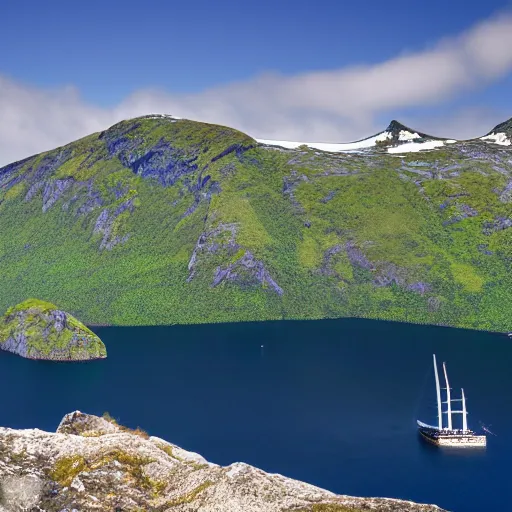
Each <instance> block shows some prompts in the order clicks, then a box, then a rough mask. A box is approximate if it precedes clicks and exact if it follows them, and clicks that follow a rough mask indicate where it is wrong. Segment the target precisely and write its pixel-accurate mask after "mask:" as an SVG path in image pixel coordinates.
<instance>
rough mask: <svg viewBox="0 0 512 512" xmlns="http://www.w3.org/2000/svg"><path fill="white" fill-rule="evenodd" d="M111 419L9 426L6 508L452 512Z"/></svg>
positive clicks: (0, 496)
mask: <svg viewBox="0 0 512 512" xmlns="http://www.w3.org/2000/svg"><path fill="white" fill-rule="evenodd" d="M106 418H108V419H105V417H104V418H100V417H97V416H92V415H88V414H84V413H81V412H80V411H75V412H73V413H70V414H67V415H66V416H65V417H64V418H63V420H62V421H61V423H60V425H59V427H58V428H57V433H50V432H43V431H42V430H38V429H33V430H32V429H25V430H15V429H9V428H1V427H0V511H2V512H3V511H6V512H7V511H14V510H40V511H48V512H49V511H54V510H55V511H61V512H64V511H65V510H66V511H67V510H69V511H72V510H77V511H78V510H83V511H86V510H96V511H98V512H101V511H104V512H107V511H108V512H111V511H135V510H151V511H154V512H164V511H171V510H172V511H175V512H184V511H190V510H195V511H197V512H201V511H203V512H207V511H213V510H224V511H226V512H228V511H229V512H292V511H295V512H363V510H365V511H369V510H373V511H375V512H443V511H442V510H441V509H440V508H439V507H437V506H435V505H419V504H416V503H412V502H410V501H402V500H394V499H384V498H355V497H351V496H339V495H336V494H334V493H332V492H329V491H326V490H324V489H320V488H318V487H314V486H313V485H309V484H306V483H304V482H300V481H298V480H292V479H291V478H286V477H284V476H281V475H277V474H269V473H266V472H265V471H262V470H261V469H257V468H255V467H253V466H250V465H248V464H244V463H241V462H235V463H234V464H231V465H229V466H227V467H222V466H218V465H217V464H213V463H211V462H208V461H206V460H205V459H204V458H203V457H201V456H200V455H198V454H196V453H192V452H188V451H186V450H183V449H182V448H180V447H179V446H176V445H173V444H171V443H168V442H167V441H164V440H163V439H159V438H158V437H150V436H149V435H148V434H146V433H145V432H144V431H141V430H140V429H137V430H130V429H128V428H126V427H122V426H120V425H118V424H117V423H116V422H115V421H114V420H112V419H111V418H109V416H108V415H106ZM4 506H5V508H4Z"/></svg>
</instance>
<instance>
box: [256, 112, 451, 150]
mask: <svg viewBox="0 0 512 512" xmlns="http://www.w3.org/2000/svg"><path fill="white" fill-rule="evenodd" d="M418 139H421V141H422V142H423V143H422V144H420V143H418V144H411V141H417V140H418ZM256 141H257V142H259V143H260V144H265V145H266V146H276V147H281V148H285V149H297V148H299V147H300V146H307V147H308V148H310V149H317V150H320V151H327V152H331V153H345V152H360V151H361V150H368V149H371V148H376V147H381V146H384V147H387V146H389V148H388V151H389V152H390V153H396V152H407V151H419V150H420V149H432V148H433V147H439V146H442V145H443V144H444V142H443V139H438V138H436V137H432V136H430V135H426V134H424V133H422V132H418V131H415V130H412V129H411V128H408V127H407V126H405V125H404V124H402V123H400V122H398V121H396V120H395V119H393V120H392V121H391V122H390V123H389V125H388V127H387V128H386V129H385V130H384V131H382V132H379V133H377V134H376V135H373V136H372V137H368V138H366V139H361V140H358V141H354V142H341V143H327V142H296V141H286V140H269V139H256ZM429 141H439V142H437V143H436V144H427V142H429ZM450 142H451V141H450ZM453 142H455V141H453ZM396 145H398V146H399V147H400V148H404V149H403V150H397V148H394V147H392V146H396ZM404 146H407V148H405V147H404Z"/></svg>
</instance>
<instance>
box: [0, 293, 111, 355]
mask: <svg viewBox="0 0 512 512" xmlns="http://www.w3.org/2000/svg"><path fill="white" fill-rule="evenodd" d="M0 349H2V350H7V351H8V352H13V353H15V354H18V355H20V356H22V357H28V358H29V359H49V360H54V361H86V360H89V359H102V358H105V357H106V356H107V352H106V349H105V345H104V344H103V342H102V341H101V340H100V339H99V338H98V336H96V335H95V334H94V333H93V332H92V331H91V330H89V329H88V328H87V327H86V326H85V325H83V324H82V323H81V322H79V321H78V320H77V319H76V318H74V317H73V316H72V315H70V314H68V313H66V312H64V311H60V310H59V309H57V308H56V307H55V306H54V305H53V304H50V303H49V302H44V301H40V300H37V299H29V300H26V301H23V302H22V303H21V304H18V305H17V306H14V307H12V308H9V309H8V310H7V312H6V313H5V315H4V317H3V318H0Z"/></svg>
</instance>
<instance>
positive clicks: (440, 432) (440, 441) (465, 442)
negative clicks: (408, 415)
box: [417, 354, 487, 447]
mask: <svg viewBox="0 0 512 512" xmlns="http://www.w3.org/2000/svg"><path fill="white" fill-rule="evenodd" d="M443 373H444V380H445V382H446V388H443V389H445V390H446V401H444V402H441V388H440V387H439V375H438V373H437V362H436V356H435V354H434V375H435V378H436V395H437V418H438V424H437V426H433V425H427V424H426V423H423V422H422V421H419V420H417V423H418V430H419V432H420V434H421V435H422V436H423V437H424V438H425V439H426V440H427V441H430V442H431V443H434V444H435V445H437V446H450V447H451V446H454V447H458V446H460V447H471V446H477V447H482V446H485V445H486V441H487V439H486V437H485V435H478V434H476V433H475V432H473V431H472V430H469V429H468V411H467V409H466V397H465V395H464V389H461V398H451V389H450V384H449V382H448V374H447V373H446V364H445V363H443ZM452 402H462V408H461V410H457V411H454V410H452ZM441 404H446V406H447V407H446V411H442V405H441ZM443 414H446V417H447V421H446V422H444V421H443ZM453 414H462V428H461V429H460V428H453V422H452V415H453ZM444 423H446V425H444Z"/></svg>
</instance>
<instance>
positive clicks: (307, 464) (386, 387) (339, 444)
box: [0, 319, 512, 512]
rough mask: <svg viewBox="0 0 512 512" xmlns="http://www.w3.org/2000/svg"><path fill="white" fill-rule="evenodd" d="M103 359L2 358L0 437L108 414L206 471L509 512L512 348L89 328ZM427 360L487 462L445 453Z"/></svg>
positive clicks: (413, 337)
mask: <svg viewBox="0 0 512 512" xmlns="http://www.w3.org/2000/svg"><path fill="white" fill-rule="evenodd" d="M95 331H96V332H97V333H98V334H99V336H100V337H101V338H102V339H103V341H104V342H105V344H106V346H107V350H108V358H107V359H106V360H101V361H92V362H88V363H51V362H44V361H30V360H26V359H22V358H20V357H17V356H14V355H12V354H9V353H5V352H0V379H1V382H2V389H3V393H2V398H1V400H0V425H2V426H8V427H12V428H33V427H37V428H40V429H43V430H49V431H54V430H55V429H56V427H57V425H58V423H59V421H60V419H61V418H62V416H63V415H64V414H65V413H67V412H71V411H73V410H76V409H78V410H81V411H83V412H88V413H93V414H98V415H101V414H102V413H103V412H105V411H108V412H109V413H110V414H111V415H112V416H114V417H115V418H117V419H118V421H119V422H120V423H122V424H125V425H127V426H129V427H133V428H135V427H137V426H140V427H141V428H143V429H145V430H146V431H148V432H149V433H150V434H151V435H155V436H158V437H162V438H164V439H167V440H169V441H171V442H173V443H175V444H178V445H180V446H182V447H183V448H185V449H188V450H191V451H196V452H199V453H201V454H202V455H203V456H205V457H206V458H207V459H208V460H210V461H212V462H216V463H218V464H222V465H227V464H230V463H232V462H235V461H244V462H247V463H249V464H253V465H255V466H258V467H260V468H262V469H264V470H266V471H269V472H276V473H282V474H284V475H286V476H289V477H293V478H297V479H300V480H304V481H306V482H309V483H312V484H315V485H318V486H321V487H324V488H327V489H330V490H332V491H334V492H337V493H343V494H351V495H357V496H387V497H396V498H404V499H410V500H414V501H418V502H426V503H436V504H438V505H440V506H441V507H443V508H446V509H448V510H452V511H457V512H472V511H475V512H476V511H479V512H482V511H494V510H496V511H497V510H512V497H511V496H510V493H508V492H507V491H506V489H507V486H508V481H509V475H510V461H511V460H512V437H511V436H510V426H511V425H512V407H511V405H512V397H511V391H512V372H511V371H510V369H511V367H512V341H511V340H509V339H508V338H507V337H506V336H504V335H498V334H490V333H482V332H477V331H467V330H457V329H449V328H441V327H425V326H418V325H406V324H398V323H391V322H378V321H367V320H355V319H342V320H323V321H297V322H294V321H283V322H261V323H240V324H216V325H196V326H171V327H137V328H115V327H104V328H95ZM432 353H436V355H437V356H438V361H446V362H447V368H448V373H449V377H450V384H451V387H452V388H453V390H454V393H455V395H458V394H459V393H460V391H459V389H460V387H461V386H462V387H464V391H465V393H466V396H467V398H468V411H469V426H470V427H472V428H474V429H479V427H480V422H483V423H484V424H485V425H487V426H490V429H491V430H492V431H493V432H495V433H496V434H497V436H496V437H493V436H489V437H488V446H487V448H486V449H484V450H479V449H468V450H459V451H457V450H453V449H452V450H451V451H450V450H449V449H439V448H436V447H434V446H431V445H428V444H426V443H425V442H423V441H422V440H421V439H420V438H419V437H418V434H417V431H416V425H415V420H416V418H418V417H419V418H420V419H422V420H423V421H427V422H431V423H433V422H435V421H436V418H435V416H436V408H435V389H434V373H433V369H432Z"/></svg>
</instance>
